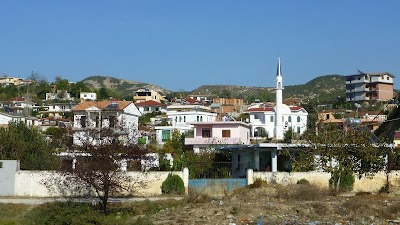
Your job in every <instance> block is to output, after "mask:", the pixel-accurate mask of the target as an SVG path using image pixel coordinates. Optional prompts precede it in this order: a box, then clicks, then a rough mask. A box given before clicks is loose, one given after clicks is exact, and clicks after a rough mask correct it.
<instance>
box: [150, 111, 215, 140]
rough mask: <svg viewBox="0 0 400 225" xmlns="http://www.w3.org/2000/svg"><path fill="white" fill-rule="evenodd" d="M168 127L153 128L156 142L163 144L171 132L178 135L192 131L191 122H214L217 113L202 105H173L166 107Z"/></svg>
mask: <svg viewBox="0 0 400 225" xmlns="http://www.w3.org/2000/svg"><path fill="white" fill-rule="evenodd" d="M167 117H168V119H167V120H168V123H169V125H168V126H155V127H154V130H155V131H156V141H157V143H159V144H164V143H165V142H166V140H168V139H169V137H170V134H171V133H172V131H173V130H178V131H179V132H180V133H184V132H187V131H189V130H192V129H193V125H191V123H193V122H214V121H215V120H216V118H217V113H213V112H211V108H210V107H206V106H202V105H186V104H173V105H170V106H167Z"/></svg>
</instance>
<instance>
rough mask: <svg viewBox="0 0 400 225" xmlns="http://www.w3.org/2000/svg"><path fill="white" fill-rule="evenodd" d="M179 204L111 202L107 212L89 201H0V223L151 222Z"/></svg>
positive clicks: (100, 224) (148, 224)
mask: <svg viewBox="0 0 400 225" xmlns="http://www.w3.org/2000/svg"><path fill="white" fill-rule="evenodd" d="M182 203H183V202H182V201H177V200H168V201H166V200H163V201H143V202H134V203H111V204H110V205H109V211H108V213H107V214H103V213H101V212H100V210H99V209H97V208H95V207H93V206H92V205H90V204H88V203H76V202H54V203H46V204H42V205H37V206H31V205H23V204H0V225H34V224H37V225H39V224H40V225H47V224H48V225H51V224H54V225H56V224H57V225H58V224H65V225H68V224H70V225H78V224H79V225H80V224H98V225H108V224H110V225H117V224H138V225H151V224H153V223H152V222H151V220H150V219H149V217H150V216H151V215H153V214H155V213H157V212H159V211H160V210H164V209H167V208H177V207H180V206H181V205H182Z"/></svg>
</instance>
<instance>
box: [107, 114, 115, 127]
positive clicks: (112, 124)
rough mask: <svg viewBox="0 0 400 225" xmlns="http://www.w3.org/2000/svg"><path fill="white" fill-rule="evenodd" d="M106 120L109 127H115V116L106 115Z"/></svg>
mask: <svg viewBox="0 0 400 225" xmlns="http://www.w3.org/2000/svg"><path fill="white" fill-rule="evenodd" d="M108 120H109V122H110V127H112V128H114V127H115V116H110V117H108Z"/></svg>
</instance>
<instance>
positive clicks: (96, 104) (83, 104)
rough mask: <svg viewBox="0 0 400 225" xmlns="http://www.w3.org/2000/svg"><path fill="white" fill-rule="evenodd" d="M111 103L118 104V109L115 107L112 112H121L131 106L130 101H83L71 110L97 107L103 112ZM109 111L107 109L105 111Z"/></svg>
mask: <svg viewBox="0 0 400 225" xmlns="http://www.w3.org/2000/svg"><path fill="white" fill-rule="evenodd" d="M111 103H118V107H116V108H115V109H114V110H123V109H124V108H126V107H127V106H128V105H129V104H132V103H133V102H132V101H85V102H81V103H79V104H78V105H77V106H76V107H75V108H73V109H72V111H82V110H86V109H88V108H90V107H93V106H94V107H97V108H99V109H102V110H105V109H106V107H107V106H108V105H110V104H111ZM107 110H109V109H107Z"/></svg>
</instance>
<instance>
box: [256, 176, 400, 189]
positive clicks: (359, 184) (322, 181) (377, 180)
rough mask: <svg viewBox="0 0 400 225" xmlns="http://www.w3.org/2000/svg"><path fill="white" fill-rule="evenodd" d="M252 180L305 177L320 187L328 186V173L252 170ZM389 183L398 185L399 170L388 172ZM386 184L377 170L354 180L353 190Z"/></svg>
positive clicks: (280, 180) (289, 181)
mask: <svg viewBox="0 0 400 225" xmlns="http://www.w3.org/2000/svg"><path fill="white" fill-rule="evenodd" d="M253 174H254V175H253V180H255V179H257V178H260V179H262V180H265V181H267V182H268V183H271V182H276V183H278V184H283V185H287V184H295V183H297V181H299V180H301V179H303V178H304V179H307V180H308V181H309V182H310V183H311V184H315V185H317V186H319V187H322V188H328V187H329V179H330V178H331V174H330V173H324V172H304V173H303V172H292V173H286V172H278V173H273V172H254V173H253ZM389 181H390V184H391V185H392V186H394V187H398V186H400V171H392V172H391V173H390V174H389ZM385 184H386V174H385V173H384V172H379V173H377V174H375V175H374V176H366V177H362V178H361V179H358V178H357V177H356V180H355V182H354V189H353V191H355V192H377V191H379V190H380V189H381V188H382V187H383V186H384V185H385Z"/></svg>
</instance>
